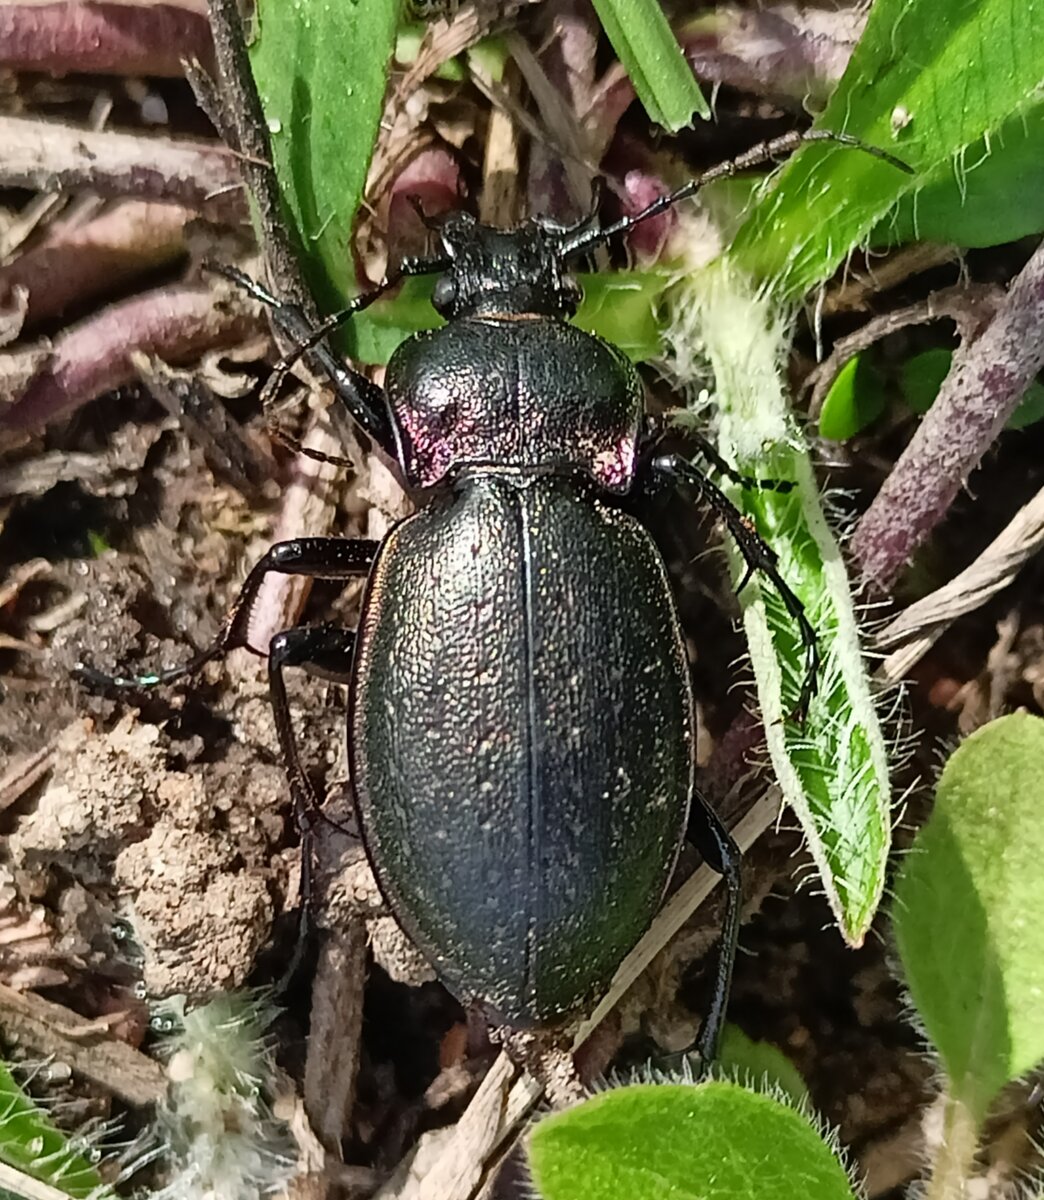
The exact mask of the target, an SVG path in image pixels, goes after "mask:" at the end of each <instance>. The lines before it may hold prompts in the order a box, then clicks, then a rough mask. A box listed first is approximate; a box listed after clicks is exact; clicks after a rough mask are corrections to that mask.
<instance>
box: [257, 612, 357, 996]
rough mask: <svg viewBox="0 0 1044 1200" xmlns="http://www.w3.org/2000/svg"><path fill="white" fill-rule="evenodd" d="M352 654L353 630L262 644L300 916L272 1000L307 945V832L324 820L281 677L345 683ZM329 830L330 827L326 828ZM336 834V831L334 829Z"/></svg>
mask: <svg viewBox="0 0 1044 1200" xmlns="http://www.w3.org/2000/svg"><path fill="white" fill-rule="evenodd" d="M354 652H355V630H353V629H341V628H339V627H338V626H336V625H295V626H294V627H293V628H292V629H284V630H283V631H282V632H281V633H277V634H276V635H275V636H274V637H273V638H272V640H271V641H270V642H269V644H268V689H269V694H270V696H271V699H272V713H273V715H274V717H275V727H276V736H277V737H278V738H279V749H280V751H281V752H282V755H283V767H284V769H285V770H286V778H287V782H288V783H289V784H290V796H291V798H292V799H293V802H294V820H295V822H296V824H297V831H298V833H299V834H300V837H301V910H300V917H299V919H298V926H297V942H296V944H295V946H294V951H293V953H292V954H291V956H290V961H289V963H288V964H287V966H286V968H285V970H284V971H283V974H282V976H281V978H280V980H279V982H278V983H277V985H276V989H275V990H276V994H277V995H278V994H279V993H281V992H283V991H285V989H286V987H287V985H288V984H289V982H290V981H291V980H292V979H293V977H294V975H295V974H296V973H297V968H298V967H299V966H300V964H301V960H302V958H303V957H304V951H305V947H306V946H307V944H308V917H309V913H310V912H311V906H312V897H313V895H314V891H313V881H312V826H313V824H314V822H315V821H316V820H327V821H328V820H329V818H328V817H326V816H325V815H324V814H323V810H322V806H321V804H320V803H319V797H318V796H317V795H316V791H315V788H314V787H313V786H312V781H311V780H310V779H309V778H308V775H307V773H306V772H305V769H304V766H303V764H302V763H301V755H300V753H299V752H298V749H297V738H296V737H295V736H294V725H293V721H292V720H291V718H290V702H289V700H288V699H287V695H286V683H285V681H284V679H283V672H284V670H286V668H287V667H302V668H303V669H304V670H305V671H307V672H308V674H309V675H318V676H320V677H321V678H323V679H331V680H333V681H334V682H337V683H347V682H348V680H349V678H350V675H351V669H352V656H353V654H354ZM331 824H333V822H331ZM338 828H339V827H338Z"/></svg>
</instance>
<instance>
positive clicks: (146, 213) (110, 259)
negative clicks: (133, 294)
mask: <svg viewBox="0 0 1044 1200" xmlns="http://www.w3.org/2000/svg"><path fill="white" fill-rule="evenodd" d="M196 215H197V214H196V212H195V210H193V209H190V208H183V207H182V206H181V205H178V204H154V203H152V202H150V201H147V200H119V201H116V202H115V203H113V204H112V205H110V206H109V207H108V208H107V209H105V210H104V211H103V212H102V213H101V215H99V216H97V217H94V218H92V219H91V220H88V221H86V222H84V223H83V224H72V223H67V224H61V225H57V226H54V227H52V228H51V230H50V231H49V232H48V234H47V236H46V237H45V238H44V240H43V241H42V242H41V243H40V244H39V245H36V246H34V247H33V248H32V249H31V250H28V251H26V253H25V254H22V255H20V256H19V257H18V258H15V259H13V260H12V261H11V262H10V263H8V264H7V265H6V266H2V267H0V304H3V303H4V302H5V301H6V299H7V298H8V297H9V296H11V295H12V294H13V292H14V289H15V288H16V287H24V288H25V289H26V290H27V291H28V293H29V301H28V313H27V315H26V319H25V320H26V326H27V327H29V326H31V325H32V324H33V322H38V321H45V320H50V319H53V318H54V317H59V316H61V314H62V313H63V312H64V311H65V309H66V308H67V307H70V306H72V305H75V304H83V303H84V302H85V301H87V300H90V299H93V298H94V297H95V296H99V295H104V294H106V293H111V292H112V291H113V290H114V289H115V288H117V287H119V286H120V285H121V284H124V283H126V282H127V281H128V280H131V279H134V278H135V277H137V276H138V275H141V274H144V273H145V272H146V271H152V270H155V268H156V267H158V266H163V265H165V264H167V263H170V262H173V261H175V260H176V259H178V258H179V257H180V256H181V255H183V254H186V253H187V252H188V247H187V244H186V242H185V233H184V230H185V226H186V224H188V222H189V221H191V220H192V219H193V218H194V217H195V216H196Z"/></svg>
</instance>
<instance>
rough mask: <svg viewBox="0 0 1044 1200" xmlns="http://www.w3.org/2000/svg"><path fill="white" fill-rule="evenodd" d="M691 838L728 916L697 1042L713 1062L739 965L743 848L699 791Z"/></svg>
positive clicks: (694, 801)
mask: <svg viewBox="0 0 1044 1200" xmlns="http://www.w3.org/2000/svg"><path fill="white" fill-rule="evenodd" d="M688 835H689V839H690V841H692V842H693V844H694V845H695V846H696V849H697V850H699V852H700V854H701V855H702V856H703V860H704V862H705V863H706V864H707V865H708V866H709V867H711V868H712V869H713V870H715V871H717V872H718V874H719V875H720V876H721V877H722V879H723V880H724V883H725V917H724V920H723V921H722V924H721V941H720V943H719V945H718V961H717V965H716V967H715V971H714V994H713V996H712V998H711V1003H710V1007H709V1009H708V1010H707V1015H706V1016H705V1017H704V1019H703V1027H702V1028H701V1029H700V1036H699V1039H698V1040H697V1042H696V1048H697V1050H698V1051H699V1055H700V1058H701V1060H702V1061H703V1062H704V1063H709V1062H713V1061H714V1060H715V1059H716V1058H717V1057H718V1049H719V1047H720V1045H721V1031H722V1026H723V1025H724V1023H725V1009H726V1008H727V1006H728V1002H729V989H730V988H731V986H732V968H733V966H734V965H735V962H736V946H737V943H738V941H739V925H740V904H741V902H742V898H743V892H742V886H741V879H740V863H741V856H740V850H739V847H738V846H737V845H736V843H735V842H734V841H733V839H732V835H731V834H730V833H729V831H728V830H727V829H726V828H725V826H724V825H723V824H722V822H721V818H720V817H719V816H718V814H717V813H716V812H715V811H714V809H713V808H712V807H711V806H710V804H708V803H707V801H706V800H705V799H704V797H703V796H702V795H701V794H700V793H699V791H697V790H695V789H694V790H693V795H692V808H691V810H690V813H689V829H688Z"/></svg>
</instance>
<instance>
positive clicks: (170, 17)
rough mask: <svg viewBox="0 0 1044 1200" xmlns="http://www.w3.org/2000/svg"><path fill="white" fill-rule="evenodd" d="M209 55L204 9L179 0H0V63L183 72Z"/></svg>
mask: <svg viewBox="0 0 1044 1200" xmlns="http://www.w3.org/2000/svg"><path fill="white" fill-rule="evenodd" d="M184 58H198V59H199V60H200V62H203V63H209V62H211V60H212V59H213V48H212V45H211V40H210V26H209V24H208V22H207V14H206V10H205V9H204V8H203V6H202V5H200V4H194V3H192V2H191V0H188V2H186V3H181V4H177V3H174V4H155V3H138V4H133V3H127V2H126V0H117V2H113V0H95V2H93V3H91V4H69V3H66V2H61V3H57V2H56V3H50V4H48V3H43V4H41V3H38V2H37V3H26V4H19V3H13V4H10V3H9V4H0V67H7V68H9V69H10V70H14V71H44V72H49V73H51V74H54V75H66V74H69V73H71V72H76V73H80V74H86V75H165V76H169V77H171V78H175V79H177V78H180V77H181V76H182V75H184V73H185V72H184V68H183V67H182V59H184Z"/></svg>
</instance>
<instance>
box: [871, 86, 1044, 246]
mask: <svg viewBox="0 0 1044 1200" xmlns="http://www.w3.org/2000/svg"><path fill="white" fill-rule="evenodd" d="M1042 232H1044V106H1041V105H1040V104H1037V105H1035V106H1033V107H1032V108H1030V109H1029V110H1028V111H1027V112H1025V113H1020V114H1019V115H1018V116H1016V117H1014V118H1012V120H1010V121H1007V122H1005V124H1004V125H1002V126H1001V128H1000V130H999V131H998V132H996V133H994V134H992V135H991V136H990V137H988V138H982V139H980V140H979V141H977V142H976V143H975V144H974V145H973V146H970V147H969V148H968V149H967V150H966V151H965V152H964V154H963V155H961V159H960V162H952V163H951V162H946V163H944V164H943V165H942V166H941V167H938V168H936V170H935V171H933V172H932V174H931V175H930V176H929V177H928V179H927V180H925V181H924V182H923V184H921V183H919V184H918V186H917V187H916V188H914V189H913V190H912V191H910V192H909V193H908V194H907V195H906V196H904V197H903V198H902V200H900V201H899V204H898V205H897V207H896V208H895V209H894V210H893V211H892V212H891V213H890V214H889V215H888V216H886V217H885V218H884V220H883V221H881V222H880V223H879V224H878V225H877V226H876V227H875V228H874V231H873V234H872V235H871V241H872V242H873V243H874V245H878V246H881V245H891V246H897V245H902V244H903V243H905V242H943V243H945V242H952V243H953V244H954V245H957V246H999V245H1001V244H1002V243H1003V242H1013V241H1015V240H1016V239H1017V238H1021V237H1029V236H1030V235H1032V234H1036V233H1042Z"/></svg>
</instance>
